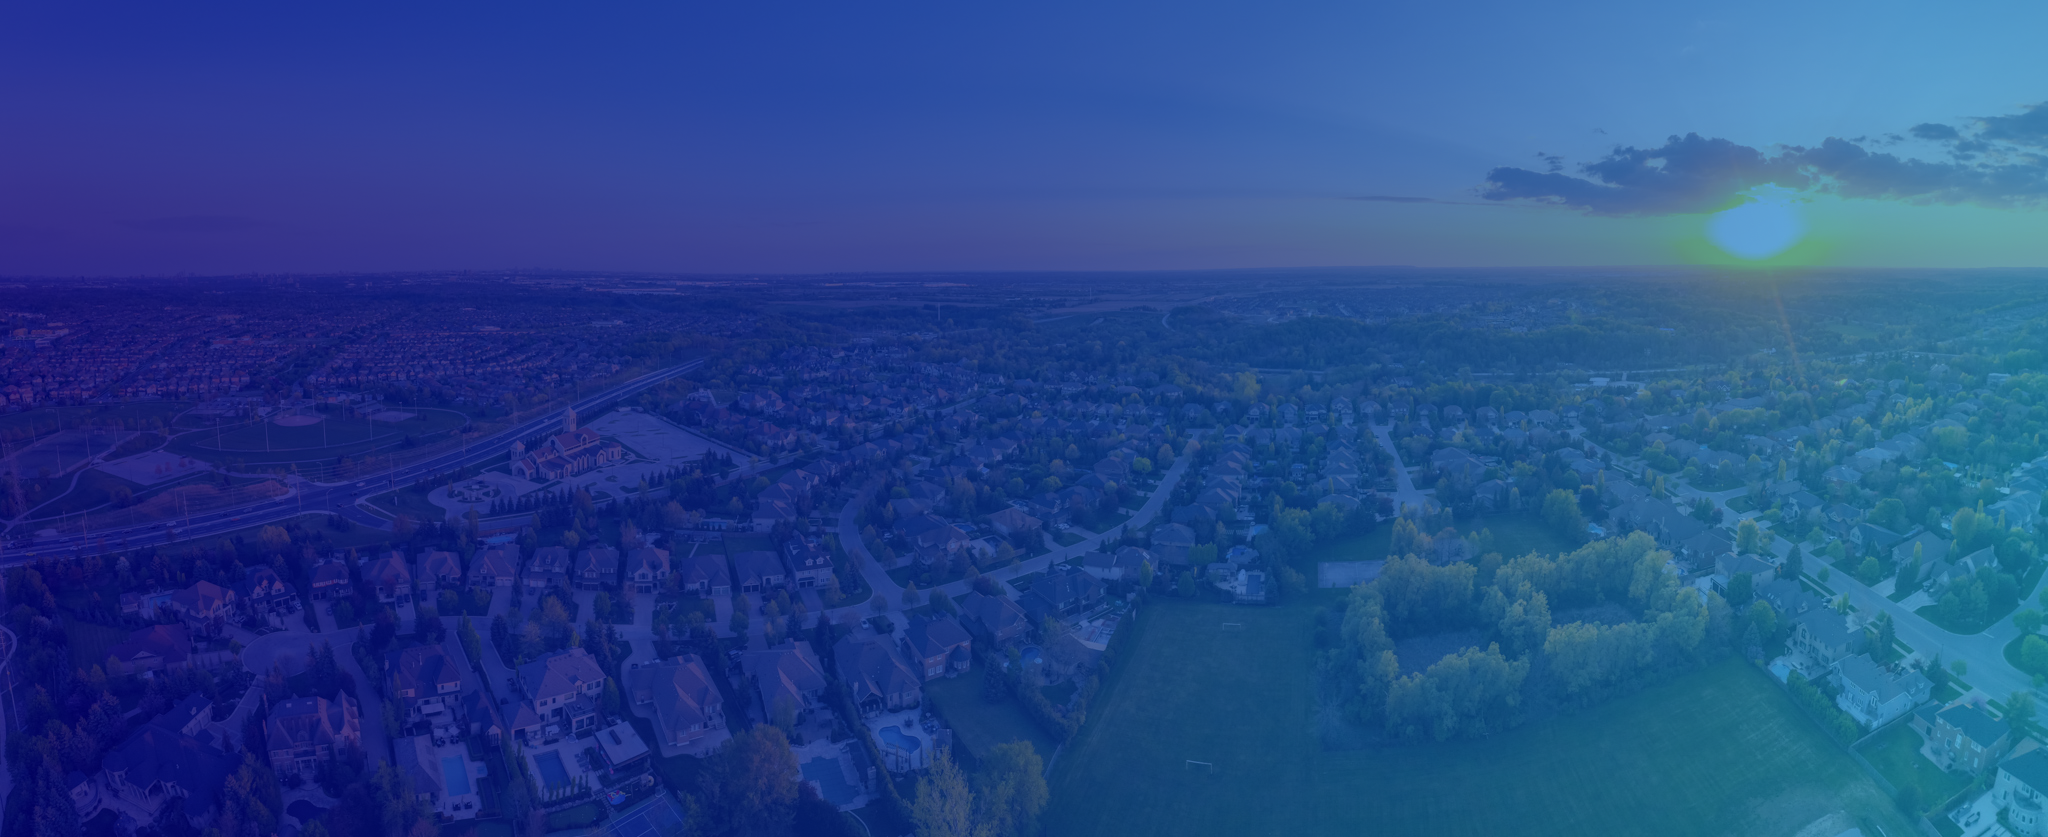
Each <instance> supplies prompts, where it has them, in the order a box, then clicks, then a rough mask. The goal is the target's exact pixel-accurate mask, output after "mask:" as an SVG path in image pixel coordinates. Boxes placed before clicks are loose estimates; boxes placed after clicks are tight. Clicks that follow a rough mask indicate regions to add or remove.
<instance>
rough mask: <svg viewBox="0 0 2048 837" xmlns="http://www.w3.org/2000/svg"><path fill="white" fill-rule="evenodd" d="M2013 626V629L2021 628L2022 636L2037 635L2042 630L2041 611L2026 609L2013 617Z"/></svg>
mask: <svg viewBox="0 0 2048 837" xmlns="http://www.w3.org/2000/svg"><path fill="white" fill-rule="evenodd" d="M2012 624H2013V627H2015V628H2019V629H2020V633H2022V634H2031V633H2037V632H2039V631H2040V630H2041V611H2038V610H2035V609H2033V608H2031V607H2029V608H2024V609H2022V610H2020V612H2018V613H2015V614H2013V615H2012Z"/></svg>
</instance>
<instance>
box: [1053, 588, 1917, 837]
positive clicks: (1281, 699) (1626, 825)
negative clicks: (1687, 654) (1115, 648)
mask: <svg viewBox="0 0 2048 837" xmlns="http://www.w3.org/2000/svg"><path fill="white" fill-rule="evenodd" d="M1310 602H1312V600H1310V601H1305V602H1303V603H1299V604H1294V605H1290V606H1287V607H1281V608H1242V607H1231V606H1228V605H1219V604H1206V603H1197V602H1183V601H1157V602H1155V603H1154V604H1153V605H1152V606H1151V607H1152V608H1153V610H1154V612H1153V613H1152V614H1150V615H1149V616H1148V618H1146V619H1145V620H1143V621H1141V622H1139V623H1138V624H1137V625H1136V626H1135V630H1137V631H1138V632H1139V633H1138V634H1137V635H1136V636H1134V637H1132V640H1133V641H1134V643H1133V645H1131V646H1130V647H1129V650H1128V655H1127V657H1126V660H1127V662H1126V664H1125V666H1124V667H1123V668H1122V669H1121V670H1120V671H1119V672H1118V673H1116V674H1115V675H1113V677H1112V682H1111V683H1110V684H1109V686H1108V688H1107V691H1106V692H1105V693H1104V694H1103V695H1102V696H1101V697H1099V698H1098V703H1097V708H1096V709H1095V711H1094V712H1092V713H1091V715H1090V718H1089V723H1088V726H1087V727H1086V728H1084V729H1083V731H1082V732H1081V735H1080V736H1079V737H1078V738H1076V739H1075V741H1074V742H1072V743H1071V744H1070V745H1069V746H1068V747H1067V749H1066V751H1065V752H1064V753H1063V754H1062V755H1061V757H1060V760H1059V763H1058V764H1057V765H1056V766H1055V769H1054V772H1053V776H1052V779H1051V788H1052V793H1053V803H1052V806H1051V808H1050V810H1049V811H1048V816H1047V829H1046V830H1047V833H1050V834H1062V835H1093V834H1101V835H1126V834H1172V835H1176V837H1179V835H1205V834H1217V835H1238V834H1303V835H1307V834H1374V835H1406V834H1416V835H1424V834H1426V835H1488V837H1491V835H1500V834H1515V835H1552V834H1554V835H1571V837H1578V835H1586V834H1601V835H1622V834H1645V835H1649V834H1655V835H1723V834H1792V833H1794V832H1796V831H1798V830H1799V829H1800V828H1802V827H1804V826H1805V825H1807V824H1809V823H1812V822H1813V821H1815V820H1816V819H1819V818H1820V817H1823V816H1826V815H1829V814H1832V813H1835V812H1838V811H1846V812H1847V813H1848V814H1849V815H1850V816H1851V817H1852V818H1853V819H1855V820H1857V821H1859V822H1863V823H1871V824H1875V825H1878V826H1880V827H1881V828H1882V829H1883V832H1884V833H1886V834H1894V835H1899V834H1910V833H1912V832H1913V831H1914V829H1913V828H1911V827H1910V826H1908V825H1907V824H1906V823H1905V822H1902V821H1901V820H1900V817H1899V815H1898V814H1897V813H1896V812H1895V810H1894V808H1893V807H1892V805H1891V802H1890V800H1889V799H1887V798H1885V796H1884V795H1883V794H1882V792H1880V791H1879V790H1878V789H1877V787H1876V786H1875V784H1874V783H1873V782H1871V781H1870V780H1869V779H1868V778H1867V777H1866V776H1864V775H1863V773H1862V772H1861V770H1860V769H1859V768H1858V767H1857V766H1856V765H1855V763H1854V762H1853V760H1852V759H1851V758H1850V757H1849V755H1848V754H1847V753H1845V752H1843V751H1842V750H1841V749H1839V748H1838V747H1836V746H1835V745H1834V744H1832V743H1831V742H1830V741H1829V740H1828V738H1827V737H1826V735H1825V733H1823V732H1822V731H1821V730H1820V728H1819V727H1817V726H1815V725H1814V724H1813V723H1812V722H1811V721H1809V720H1807V719H1806V718H1805V717H1804V716H1803V715H1801V714H1800V713H1799V711H1798V710H1797V709H1796V708H1795V707H1794V706H1793V705H1792V703H1791V701H1790V699H1789V698H1787V697H1786V696H1785V695H1784V694H1783V692H1781V691H1780V690H1779V689H1778V687H1777V686H1775V685H1774V684H1773V683H1772V682H1771V681H1770V679H1769V678H1768V676H1767V675H1765V674H1764V673H1762V672H1760V671H1758V670H1756V669H1755V668H1753V667H1751V666H1749V665H1747V664H1745V663H1743V662H1741V661H1739V660H1735V659H1732V658H1731V659H1728V660H1725V661H1723V662H1720V663H1717V664H1715V665H1713V666H1711V667H1709V668H1708V669H1706V670H1704V671H1701V672H1696V673H1693V674H1690V675H1686V676H1683V677H1680V678H1678V679H1676V680H1673V681H1671V682H1668V683H1665V684H1662V685H1659V686H1656V687H1653V688H1651V689H1648V690H1646V691H1644V692H1641V693H1638V694H1636V695H1633V696H1629V697H1626V698H1623V699H1620V700H1617V701H1613V702H1610V703H1608V704H1605V705H1603V706H1600V707H1599V708H1597V709H1595V710H1592V711H1589V712H1585V713H1582V714H1578V715H1573V716H1567V717H1561V718H1553V719H1549V720H1544V721H1539V722H1536V723H1534V724H1531V725H1529V726H1525V727H1523V728H1521V729H1517V730H1514V731H1511V732H1508V733H1505V734H1502V735H1498V736H1494V737H1492V738H1488V739H1483V740H1479V741H1469V742H1453V743H1448V744H1429V745H1418V746H1410V747H1399V748H1383V749H1364V750H1350V751H1325V750H1324V749H1323V747H1322V746H1321V743H1320V738H1319V737H1318V736H1317V734H1316V729H1317V727H1316V711H1317V707H1316V701H1315V698H1314V688H1313V682H1312V678H1313V676H1314V675H1313V673H1312V672H1313V668H1314V660H1313V657H1314V649H1313V648H1312V647H1311V646H1310V642H1309V639H1308V638H1309V636H1310V635H1311V633H1312V625H1313V620H1314V607H1313V604H1312V603H1310ZM1224 621H1230V622H1241V623H1243V624H1244V626H1245V627H1244V629H1243V630H1241V631H1233V632H1231V633H1228V634H1225V633H1222V632H1220V631H1219V630H1218V629H1217V625H1219V624H1220V623H1222V622H1224ZM1191 759H1192V760H1196V761H1203V762H1210V763H1213V764H1214V765H1215V768H1214V772H1213V773H1211V772H1206V771H1202V772H1191V771H1190V770H1189V769H1188V766H1187V762H1188V760H1191ZM1865 833H1875V832H1873V831H1870V830H1869V829H1866V831H1865Z"/></svg>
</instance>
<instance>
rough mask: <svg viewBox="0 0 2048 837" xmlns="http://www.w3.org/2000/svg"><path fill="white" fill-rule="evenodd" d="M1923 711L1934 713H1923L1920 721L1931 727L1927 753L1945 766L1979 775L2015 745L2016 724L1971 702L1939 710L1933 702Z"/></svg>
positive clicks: (1938, 764)
mask: <svg viewBox="0 0 2048 837" xmlns="http://www.w3.org/2000/svg"><path fill="white" fill-rule="evenodd" d="M1921 712H1923V713H1930V712H1931V713H1932V715H1933V717H1932V718H1927V717H1925V716H1924V715H1923V716H1922V717H1921V719H1920V723H1921V724H1923V725H1925V726H1926V728H1927V732H1926V733H1925V734H1926V736H1927V748H1926V753H1927V756H1928V758H1929V760H1931V761H1933V762H1934V764H1935V766H1937V767H1940V768H1941V769H1943V770H1947V771H1950V772H1957V773H1966V774H1969V775H1971V776H1975V775H1978V774H1980V773H1983V772H1984V771H1985V770H1987V769H1989V768H1990V767H1991V765H1993V764H1996V763H1998V759H1999V757H2000V756H2003V755H2005V751H2006V750H2008V749H2011V748H2012V727H2011V726H2010V725H2008V724H2006V722H2004V721H2001V720H1998V719H1996V718H1993V717H1991V716H1990V715H1989V714H1987V713H1986V712H1985V711H1984V710H1982V709H1978V708H1977V707H1975V706H1971V705H1970V704H1967V703H1958V704H1956V705H1954V706H1951V707H1949V708H1947V709H1942V710H1939V711H1934V707H1932V706H1929V707H1927V708H1925V709H1922V710H1921Z"/></svg>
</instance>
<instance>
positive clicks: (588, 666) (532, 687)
mask: <svg viewBox="0 0 2048 837" xmlns="http://www.w3.org/2000/svg"><path fill="white" fill-rule="evenodd" d="M519 682H520V684H521V685H523V686H525V687H526V695H527V697H530V698H532V699H534V700H546V699H548V698H552V697H559V696H562V695H566V694H571V693H576V692H581V691H583V689H584V687H585V686H588V685H589V684H592V683H603V682H604V670H603V669H601V668H598V667H597V658H595V657H592V656H590V652H588V651H585V650H583V649H581V648H571V649H569V650H567V651H557V652H555V653H553V654H549V655H547V656H545V657H542V658H540V659H538V660H534V661H533V662H530V663H527V664H526V665H523V666H520V667H519Z"/></svg>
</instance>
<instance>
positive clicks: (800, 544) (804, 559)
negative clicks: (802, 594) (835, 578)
mask: <svg viewBox="0 0 2048 837" xmlns="http://www.w3.org/2000/svg"><path fill="white" fill-rule="evenodd" d="M782 557H783V560H785V561H787V562H789V579H790V583H791V584H794V585H795V586H797V587H798V588H805V587H819V586H823V585H824V583H825V579H827V578H831V577H832V550H830V549H827V548H826V547H825V543H824V541H822V540H820V539H819V538H817V537H815V536H813V537H793V538H790V539H789V540H788V541H786V542H784V543H783V544H782Z"/></svg>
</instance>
